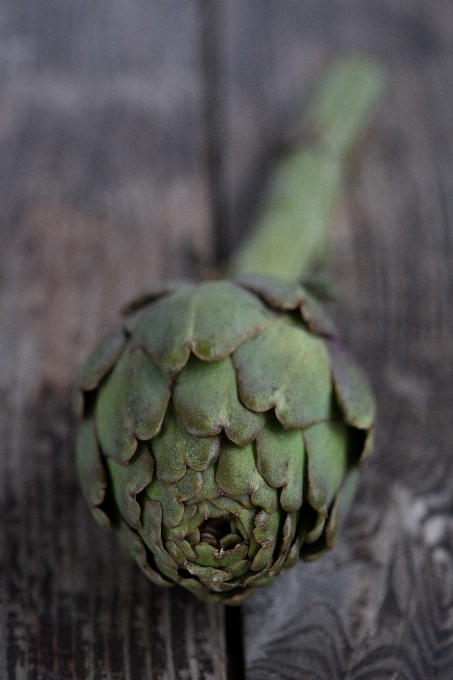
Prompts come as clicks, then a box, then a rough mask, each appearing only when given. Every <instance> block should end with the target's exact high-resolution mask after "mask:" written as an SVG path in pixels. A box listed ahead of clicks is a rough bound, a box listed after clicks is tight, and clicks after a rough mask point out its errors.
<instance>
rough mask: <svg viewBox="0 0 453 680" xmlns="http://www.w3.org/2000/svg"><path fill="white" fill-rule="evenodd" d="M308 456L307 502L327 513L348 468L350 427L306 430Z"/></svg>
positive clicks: (318, 426) (324, 426) (326, 425)
mask: <svg viewBox="0 0 453 680" xmlns="http://www.w3.org/2000/svg"><path fill="white" fill-rule="evenodd" d="M304 439H305V445H306V448H307V453H308V502H309V503H310V505H311V507H312V508H314V509H315V510H317V511H318V512H319V513H321V514H322V515H324V517H327V511H328V508H329V507H330V504H331V503H332V501H333V499H334V498H335V495H336V493H337V491H338V489H339V488H340V485H341V483H342V481H343V478H344V476H345V474H346V472H347V469H348V463H349V460H348V459H349V448H350V447H349V443H350V428H349V427H348V426H347V425H346V424H345V423H343V422H340V421H332V422H326V423H318V424H316V425H312V426H311V427H308V428H307V429H306V430H304Z"/></svg>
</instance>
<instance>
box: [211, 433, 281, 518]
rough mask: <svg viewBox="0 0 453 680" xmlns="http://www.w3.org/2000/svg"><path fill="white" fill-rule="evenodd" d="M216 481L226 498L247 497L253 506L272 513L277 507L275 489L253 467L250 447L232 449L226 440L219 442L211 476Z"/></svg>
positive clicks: (231, 445)
mask: <svg viewBox="0 0 453 680" xmlns="http://www.w3.org/2000/svg"><path fill="white" fill-rule="evenodd" d="M215 478H216V481H217V483H218V485H219V487H220V489H221V490H222V492H223V493H224V494H225V495H226V496H233V497H234V496H239V495H245V494H250V497H251V500H252V503H253V504H254V505H255V506H259V507H261V508H264V509H265V510H266V511H267V512H268V513H273V512H274V511H275V510H276V509H277V506H278V497H277V492H276V489H273V488H272V487H271V486H269V484H268V483H267V482H266V480H265V479H264V478H263V477H262V476H261V475H260V473H259V472H258V470H257V468H256V463H255V452H254V447H253V445H252V444H247V445H246V446H236V445H235V444H233V443H232V442H229V441H228V440H224V441H222V443H221V445H220V455H219V460H218V463H217V470H216V475H215Z"/></svg>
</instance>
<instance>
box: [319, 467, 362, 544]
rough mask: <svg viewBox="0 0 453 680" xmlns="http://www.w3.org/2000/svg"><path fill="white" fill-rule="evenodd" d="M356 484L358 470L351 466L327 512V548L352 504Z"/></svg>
mask: <svg viewBox="0 0 453 680" xmlns="http://www.w3.org/2000/svg"><path fill="white" fill-rule="evenodd" d="M358 485H359V470H358V469H357V468H353V469H352V470H350V471H349V472H348V474H347V475H346V477H345V478H344V480H343V483H342V485H341V487H340V490H339V492H338V494H337V496H336V498H335V502H334V504H333V506H332V509H331V511H330V513H329V519H328V522H327V525H326V543H327V546H328V547H329V548H332V547H333V546H334V543H335V541H336V538H337V534H338V530H339V527H340V523H341V521H342V520H343V519H344V517H345V515H346V514H347V512H348V510H349V508H350V506H351V504H352V501H353V500H354V496H355V493H356V491H357V487H358Z"/></svg>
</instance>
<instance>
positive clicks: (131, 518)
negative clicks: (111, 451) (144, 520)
mask: <svg viewBox="0 0 453 680" xmlns="http://www.w3.org/2000/svg"><path fill="white" fill-rule="evenodd" d="M106 465H107V467H108V470H109V473H110V480H111V486H112V491H113V496H114V498H115V502H116V504H117V506H118V509H119V511H120V513H121V515H122V517H123V518H124V519H125V520H126V522H127V523H128V524H130V525H131V526H132V527H134V528H135V529H140V527H141V522H140V505H139V504H138V502H137V500H136V496H137V494H138V493H140V491H143V489H144V488H145V487H146V486H148V484H150V483H151V482H152V479H153V472H154V460H153V457H152V456H151V453H150V451H149V449H148V447H147V445H146V444H145V443H144V442H139V444H138V447H137V451H136V452H135V453H134V455H133V457H132V458H131V460H130V461H129V463H128V465H119V464H118V463H115V461H114V460H112V459H111V458H106Z"/></svg>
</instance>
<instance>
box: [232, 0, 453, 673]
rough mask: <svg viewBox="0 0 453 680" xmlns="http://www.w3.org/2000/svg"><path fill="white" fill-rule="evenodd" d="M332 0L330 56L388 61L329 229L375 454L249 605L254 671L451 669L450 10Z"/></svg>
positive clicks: (248, 651) (341, 320)
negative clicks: (367, 55)
mask: <svg viewBox="0 0 453 680" xmlns="http://www.w3.org/2000/svg"><path fill="white" fill-rule="evenodd" d="M252 4H253V3H252ZM331 5H332V7H333V14H334V15H335V37H333V45H332V46H331V48H332V50H335V51H336V50H342V51H343V50H347V51H351V50H353V49H356V48H359V47H360V48H363V47H367V49H368V50H371V51H372V52H375V53H376V54H377V55H378V56H379V57H380V58H381V59H382V61H383V62H384V63H385V64H386V65H387V68H388V94H387V98H386V101H385V104H384V106H383V108H382V110H381V111H380V113H379V116H378V119H377V121H376V124H375V126H374V129H373V132H372V135H371V136H370V138H369V139H368V141H367V144H366V147H365V149H364V152H363V154H362V159H361V162H360V163H359V166H358V167H357V169H356V172H355V173H354V175H353V176H352V177H351V181H350V186H349V188H348V192H347V194H346V198H345V201H344V203H343V205H342V207H341V210H340V211H339V215H338V220H337V225H336V231H335V241H336V251H337V258H336V260H337V280H338V281H339V284H340V287H341V291H342V292H341V298H340V301H339V302H338V303H337V304H336V305H335V308H334V311H335V315H336V318H337V321H338V324H339V326H340V327H341V328H342V330H343V333H344V335H345V336H346V338H347V340H348V342H349V344H350V345H351V346H352V347H353V349H354V350H355V352H356V353H357V354H358V355H359V357H360V359H361V361H362V363H363V364H364V366H365V367H366V368H367V369H368V371H369V373H370V375H371V378H372V381H373V384H374V387H375V389H376V393H377V397H378V405H379V409H378V412H379V428H378V437H377V447H376V453H375V456H374V459H373V460H372V462H371V463H370V465H369V466H368V467H367V469H366V470H365V474H364V476H363V479H362V483H361V487H360V489H359V493H358V495H357V499H356V502H355V504H354V506H353V508H352V511H351V513H350V516H349V517H348V520H347V522H346V524H345V526H344V527H343V531H342V535H341V539H340V541H339V544H338V546H337V547H336V548H335V549H334V551H333V552H332V553H331V554H330V555H328V556H325V557H323V558H322V559H321V560H320V561H319V562H316V563H313V564H299V565H298V566H296V567H295V568H294V570H291V571H290V572H288V573H286V574H285V575H283V576H282V578H281V579H279V580H277V582H276V583H275V584H272V585H271V586H270V587H269V588H268V589H263V590H262V591H259V592H257V594H256V595H254V596H253V597H252V599H251V600H250V602H248V603H246V605H245V606H244V617H245V655H246V677H247V678H249V679H250V680H276V679H277V678H278V679H279V680H283V679H285V680H286V679H288V680H289V679H290V678H291V680H314V679H315V678H316V679H317V680H318V679H322V680H327V679H328V680H330V679H332V680H333V679H335V680H336V679H340V678H348V679H349V678H350V679H351V680H352V678H354V680H359V679H360V680H365V678H366V679H368V678H370V679H371V678H373V680H376V679H381V678H382V680H384V678H385V679H386V680H387V679H388V680H396V679H398V680H402V679H403V678H404V679H407V680H415V679H417V680H423V679H425V678H450V677H453V627H452V624H453V619H452V612H453V580H452V577H453V552H452V551H453V543H452V532H451V527H452V520H451V512H452V508H453V485H452V481H451V480H452V463H451V441H452V436H453V420H452V415H451V403H452V396H453V394H452V391H453V390H452V384H453V383H452V367H453V342H452V340H453V320H452V314H451V304H452V284H453V266H452V265H453V262H452V229H451V224H452V218H453V213H452V202H451V191H452V168H453V145H452V142H451V139H452V137H451V132H450V128H451V116H450V115H449V113H448V112H449V111H451V109H452V107H453V99H452V92H453V90H452V87H451V84H452V77H453V73H452V68H451V45H452V37H453V21H452V14H451V7H450V6H449V5H448V3H445V2H443V3H442V2H436V3H434V4H433V5H432V6H430V8H429V9H428V8H427V6H426V5H423V6H422V5H421V4H419V3H417V2H409V1H408V2H398V3H390V2H387V3H386V2H384V3H379V12H378V10H377V6H376V5H375V4H374V3H360V2H352V1H351V2H336V3H332V4H331ZM304 11H306V10H303V11H302V10H301V11H300V12H298V8H296V7H295V6H294V7H293V12H294V14H293V22H294V24H295V25H296V24H297V22H298V21H299V22H301V20H302V15H303V12H304ZM329 24H330V22H329ZM244 30H247V29H244ZM330 30H331V29H330ZM320 31H321V27H320ZM321 34H322V31H321ZM324 35H325V34H324ZM326 37H327V36H326V35H325V38H324V40H325V39H326ZM324 44H325V43H324ZM277 58H278V57H277V56H276V59H277ZM250 96H252V95H251V94H250ZM264 115H265V114H263V116H264ZM269 116H270V114H269ZM251 153H252V152H251Z"/></svg>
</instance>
